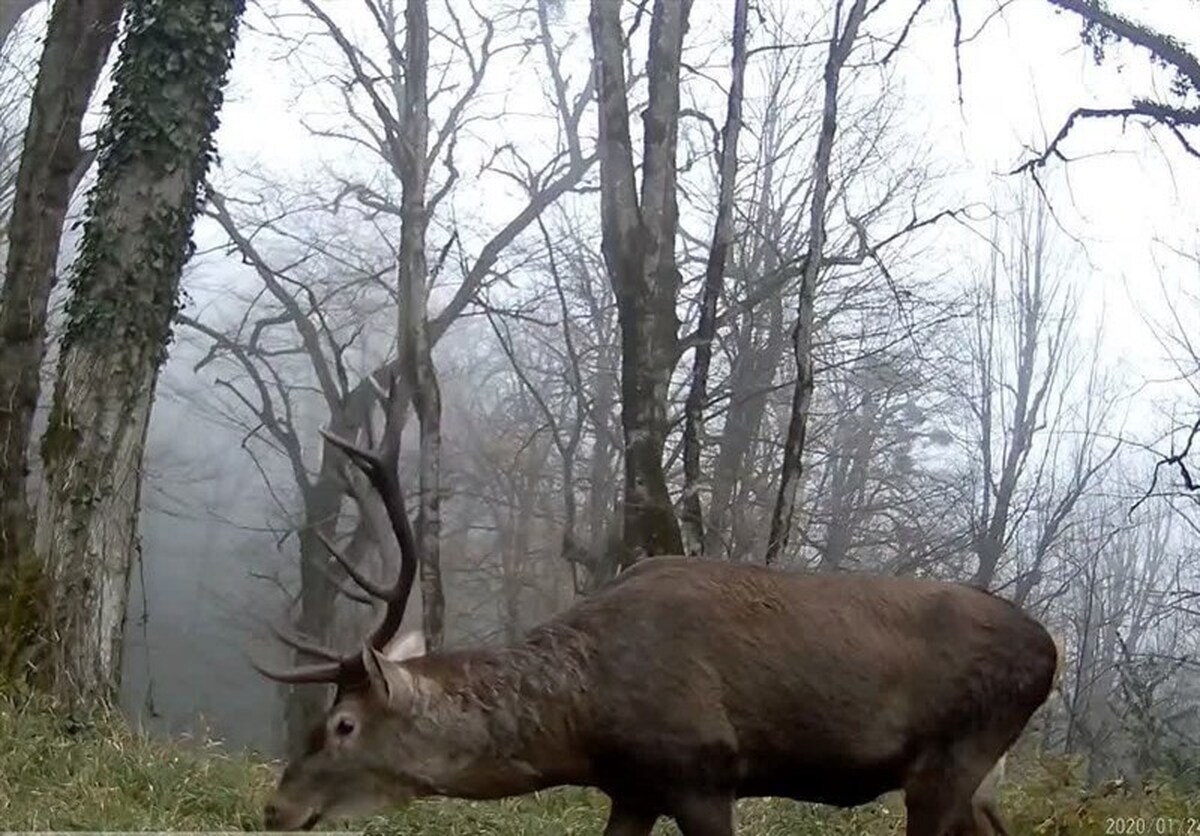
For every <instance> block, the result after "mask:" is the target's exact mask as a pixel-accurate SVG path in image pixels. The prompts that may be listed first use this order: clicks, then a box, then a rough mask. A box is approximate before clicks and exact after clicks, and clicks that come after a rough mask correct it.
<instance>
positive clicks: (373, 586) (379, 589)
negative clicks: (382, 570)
mask: <svg viewBox="0 0 1200 836" xmlns="http://www.w3.org/2000/svg"><path fill="white" fill-rule="evenodd" d="M314 533H315V534H316V535H317V539H318V540H320V541H321V545H322V546H324V547H325V550H326V551H327V552H329V554H330V555H331V556H332V557H333V559H334V560H336V561H337V562H338V563H340V564H341V566H342V568H343V569H345V570H346V574H347V575H349V576H350V579H351V580H353V581H354V582H355V583H356V584H358V586H359V588H360V589H362V591H363V592H365V593H367V594H368V595H371V596H373V597H375V598H387V597H388V595H390V594H391V590H390V589H387V588H386V587H383V586H380V585H379V584H377V583H375V581H373V580H371V579H370V578H368V577H367V576H366V575H364V574H363V573H362V572H360V571H359V570H358V567H356V566H355V565H354V563H353V562H351V561H350V560H349V559H347V558H346V556H345V555H344V554H342V552H341V550H340V549H339V548H338V547H337V546H335V545H334V544H333V543H331V542H330V541H329V538H328V537H326V536H325V534H324V533H323V532H320V531H317V532H314Z"/></svg>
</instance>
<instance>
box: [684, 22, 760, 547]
mask: <svg viewBox="0 0 1200 836" xmlns="http://www.w3.org/2000/svg"><path fill="white" fill-rule="evenodd" d="M748 9H749V0H736V2H735V3H734V7H733V60H732V62H731V67H732V76H733V78H732V80H731V81H730V85H729V96H728V98H727V100H726V110H725V127H724V128H723V129H722V131H721V158H720V159H721V166H720V169H721V175H720V186H719V192H718V196H717V220H716V223H715V224H714V226H713V238H712V244H711V245H710V246H709V250H708V263H707V265H706V266H705V271H704V290H703V295H702V297H701V300H700V322H699V324H698V325H697V327H696V339H697V344H696V356H695V361H694V363H693V364H692V386H691V389H690V391H689V392H688V397H687V403H686V405H685V407H684V412H685V414H684V428H683V497H682V502H681V504H682V506H683V511H682V513H681V514H680V524H681V525H682V528H683V532H682V533H683V535H684V537H683V539H684V547H685V548H686V549H687V552H688V554H691V555H697V554H703V553H705V552H706V551H707V548H708V544H707V543H706V542H705V538H704V511H703V508H702V506H701V504H700V482H701V479H700V447H701V445H702V444H703V443H704V440H703V434H704V408H705V406H706V405H707V402H708V369H709V366H710V365H711V364H712V341H713V337H714V336H715V334H716V322H717V298H718V297H719V296H720V295H721V286H722V284H723V280H724V277H725V262H726V260H727V257H728V254H729V245H730V243H731V242H732V240H733V187H734V185H735V182H736V180H737V150H738V135H739V134H740V133H741V130H742V89H743V87H744V86H745V78H746V17H747V13H748Z"/></svg>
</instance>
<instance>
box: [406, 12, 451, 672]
mask: <svg viewBox="0 0 1200 836" xmlns="http://www.w3.org/2000/svg"><path fill="white" fill-rule="evenodd" d="M404 21H405V42H404V51H405V76H404V111H403V113H402V114H401V120H400V124H401V125H402V126H403V133H402V135H401V142H400V150H401V154H402V159H401V160H400V161H399V163H400V166H399V168H400V181H401V183H400V185H401V200H400V215H401V216H400V256H399V270H398V283H399V290H400V312H399V326H400V357H401V363H402V365H403V369H404V373H405V376H406V377H407V379H408V382H409V385H410V386H411V387H412V393H413V407H414V408H415V410H416V413H417V420H418V421H419V422H420V425H421V457H420V498H419V499H420V504H419V507H418V509H417V525H416V538H417V543H418V547H419V549H420V552H421V600H422V602H423V607H424V616H425V645H426V647H427V648H428V649H429V650H437V649H438V648H440V647H441V646H442V641H443V638H444V633H445V610H446V603H445V595H444V593H443V590H442V567H441V533H442V518H441V494H442V485H441V471H442V468H441V457H442V396H441V390H440V388H439V386H438V381H437V370H436V368H435V367H434V364H433V355H432V346H431V341H430V335H429V320H428V307H427V305H428V294H429V288H428V286H427V283H428V280H429V265H428V262H427V259H426V253H425V238H426V232H427V230H428V228H429V209H428V207H427V206H426V205H425V199H426V195H425V190H426V188H427V186H428V180H429V162H428V149H429V97H428V93H427V90H426V84H427V75H428V71H429V9H428V6H427V4H426V1H425V0H409V2H408V5H407V6H406V8H405V10H404Z"/></svg>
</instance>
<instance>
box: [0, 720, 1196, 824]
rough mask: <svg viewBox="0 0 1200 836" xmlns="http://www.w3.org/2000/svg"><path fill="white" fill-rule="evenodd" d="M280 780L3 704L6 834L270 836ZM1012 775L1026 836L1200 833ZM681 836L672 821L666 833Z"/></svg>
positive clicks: (1007, 809) (461, 805) (532, 805)
mask: <svg viewBox="0 0 1200 836" xmlns="http://www.w3.org/2000/svg"><path fill="white" fill-rule="evenodd" d="M277 769H278V764H270V763H265V762H262V761H256V760H253V759H251V758H249V757H245V756H233V755H230V754H227V753H225V752H223V751H222V748H221V746H220V745H219V744H216V743H212V742H209V741H201V740H196V739H184V740H179V741H173V742H166V741H162V740H151V739H149V738H147V737H144V736H141V735H138V734H135V733H134V732H132V731H131V730H130V729H129V728H127V727H126V726H125V725H124V724H123V723H122V722H121V721H120V719H119V718H117V717H115V716H112V715H99V716H97V717H93V718H89V719H86V720H80V719H78V718H72V717H66V716H63V715H61V714H56V713H54V712H52V711H48V710H46V708H45V707H44V706H43V705H42V704H41V703H39V702H38V701H36V700H28V699H26V700H21V701H17V700H14V699H12V698H9V699H5V698H3V697H0V830H51V829H54V830H156V829H161V830H191V831H198V830H222V831H230V830H242V829H251V830H253V829H258V828H259V822H260V815H261V813H260V811H261V808H262V803H263V800H264V798H265V796H266V793H267V791H268V790H269V788H270V786H271V783H272V781H273V780H274V777H275V774H276V771H277ZM1010 775H1011V776H1012V778H1011V779H1010V780H1008V781H1006V783H1005V786H1004V789H1003V792H1002V799H1001V804H1002V807H1003V810H1004V813H1005V816H1006V817H1007V818H1008V820H1009V823H1010V829H1011V830H1012V833H1013V836H1023V834H1031V835H1032V834H1047V835H1048V836H1075V835H1076V834H1079V836H1082V835H1083V834H1088V835H1089V836H1090V835H1091V834H1097V835H1098V836H1099V835H1100V834H1103V836H1108V834H1116V836H1126V834H1134V836H1137V835H1138V834H1172V835H1173V836H1189V835H1190V834H1195V836H1200V795H1196V794H1192V795H1189V794H1188V793H1185V792H1183V791H1181V790H1179V789H1176V788H1174V787H1172V786H1171V785H1169V784H1167V783H1165V782H1164V783H1157V784H1150V785H1148V786H1147V787H1145V788H1142V789H1139V790H1138V791H1136V792H1131V791H1126V790H1123V789H1113V788H1109V791H1108V792H1107V793H1103V792H1099V793H1092V794H1089V793H1087V792H1085V791H1084V790H1083V788H1082V787H1081V785H1080V783H1079V780H1078V775H1079V768H1078V765H1077V764H1072V763H1069V762H1066V761H1063V760H1060V759H1041V760H1038V761H1036V762H1035V761H1031V760H1029V759H1025V760H1024V761H1023V762H1022V763H1020V764H1018V765H1015V766H1011V765H1010ZM604 812H605V805H604V801H603V798H602V797H600V796H599V795H597V794H595V793H591V792H585V791H581V790H556V791H553V792H547V793H540V794H537V795H535V796H529V797H526V798H521V799H516V800H512V801H504V802H488V803H467V802H458V801H446V800H429V801H422V802H418V803H416V804H414V805H412V806H410V807H409V808H407V809H405V810H403V811H401V812H398V813H396V814H394V815H391V816H388V817H379V818H376V819H372V820H370V821H367V822H356V823H354V824H353V825H346V829H351V828H352V827H353V828H359V827H365V828H366V829H367V830H369V831H370V832H371V833H372V834H381V836H382V834H395V835H396V836H400V835H401V834H406V835H407V834H413V835H414V836H415V834H427V835H428V836H452V835H453V836H475V835H476V834H502V835H506V834H512V836H518V834H519V836H552V834H553V836H562V835H563V834H569V835H574V834H579V836H583V834H587V836H599V834H600V832H601V831H602V830H603V822H604ZM330 829H338V828H337V827H331V828H330ZM677 833H678V831H677V830H675V828H674V827H673V826H670V825H668V824H666V823H660V825H659V827H658V828H657V829H656V830H655V834H656V836H660V835H661V836H667V834H677ZM738 833H739V834H740V836H784V834H787V836H808V835H809V834H812V836H816V834H822V836H883V835H884V834H897V833H903V805H902V804H900V803H899V797H898V796H885V798H884V799H882V800H881V801H879V802H876V803H874V804H871V805H867V806H864V807H861V808H857V809H855V810H850V811H838V810H831V809H829V808H825V807H821V806H817V805H808V804H795V803H790V802H782V801H767V800H747V801H743V802H742V803H741V804H740V805H739V807H738Z"/></svg>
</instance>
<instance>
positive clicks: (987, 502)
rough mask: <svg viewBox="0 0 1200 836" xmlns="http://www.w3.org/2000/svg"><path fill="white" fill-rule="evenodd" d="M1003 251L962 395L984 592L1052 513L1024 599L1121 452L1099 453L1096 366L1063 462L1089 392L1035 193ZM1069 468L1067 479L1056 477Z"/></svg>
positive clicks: (1070, 306)
mask: <svg viewBox="0 0 1200 836" xmlns="http://www.w3.org/2000/svg"><path fill="white" fill-rule="evenodd" d="M1001 246H1002V244H1000V243H997V244H996V248H995V249H993V250H992V256H991V259H990V263H989V267H988V271H987V279H986V281H987V285H986V286H985V287H984V288H983V289H982V294H981V298H980V306H979V309H978V314H977V316H976V317H975V319H974V323H973V326H972V328H973V332H972V334H971V357H972V361H971V363H972V365H971V368H972V372H971V373H972V375H973V377H974V379H973V382H972V383H971V384H970V386H969V389H968V390H966V391H964V392H963V393H962V395H963V397H964V405H965V406H966V407H967V408H968V409H969V410H970V413H971V415H972V417H973V422H974V428H975V429H974V432H975V434H974V436H973V440H972V442H971V443H972V449H973V450H974V451H975V454H976V455H977V456H978V459H977V460H978V462H979V470H978V472H977V473H976V474H975V475H974V476H973V479H972V481H973V483H974V487H973V499H972V502H971V507H972V509H973V510H972V519H971V523H970V531H971V547H972V551H973V552H974V553H975V556H976V558H977V560H978V563H977V565H976V568H975V571H974V573H973V575H972V581H973V582H974V583H975V584H978V585H979V586H983V587H991V586H993V585H994V584H995V583H996V580H997V570H998V568H999V566H1000V562H1001V558H1002V557H1003V556H1004V554H1005V551H1006V549H1008V547H1009V544H1010V541H1011V538H1012V537H1013V536H1014V534H1015V533H1016V530H1017V527H1018V526H1019V525H1020V524H1021V521H1022V520H1024V519H1025V517H1026V515H1027V514H1029V513H1030V512H1031V510H1033V509H1034V508H1035V507H1040V508H1044V509H1045V511H1046V513H1045V514H1044V515H1043V516H1042V523H1043V525H1042V528H1041V531H1040V533H1039V534H1038V536H1037V538H1036V543H1035V545H1034V548H1033V560H1032V563H1031V565H1029V566H1028V567H1027V569H1026V572H1025V573H1023V575H1022V577H1021V578H1020V579H1019V581H1018V585H1017V590H1018V597H1020V598H1022V599H1024V598H1027V597H1028V595H1029V592H1030V589H1031V584H1034V583H1036V581H1037V580H1038V579H1039V578H1040V576H1041V574H1042V567H1043V563H1044V561H1045V557H1046V554H1047V552H1048V551H1049V549H1050V547H1051V546H1052V545H1053V543H1054V541H1055V539H1056V538H1057V537H1058V536H1059V535H1060V534H1061V533H1062V529H1063V527H1064V525H1066V523H1067V522H1068V520H1069V518H1070V516H1071V514H1072V512H1073V510H1074V508H1075V506H1076V504H1077V503H1078V501H1079V499H1080V497H1081V496H1082V495H1083V494H1084V492H1085V491H1086V489H1087V487H1088V484H1089V483H1090V482H1091V481H1092V480H1093V479H1094V478H1095V477H1096V476H1097V475H1098V474H1099V473H1101V472H1102V470H1103V468H1104V467H1105V466H1106V465H1107V464H1108V463H1109V462H1110V461H1111V460H1112V458H1113V456H1114V455H1115V454H1116V450H1117V446H1116V445H1115V444H1109V445H1106V446H1107V447H1108V449H1107V450H1098V449H1097V448H1098V447H1099V445H1100V444H1101V442H1100V439H1099V436H1100V435H1102V433H1103V431H1104V423H1105V422H1106V420H1107V407H1106V405H1105V398H1107V397H1109V396H1108V394H1107V393H1105V392H1104V391H1103V389H1104V387H1103V382H1102V380H1101V378H1100V377H1099V376H1098V370H1097V368H1096V366H1095V365H1093V366H1092V367H1091V373H1090V375H1089V379H1088V381H1087V383H1086V387H1085V390H1084V391H1083V392H1082V394H1083V395H1084V396H1085V398H1084V400H1083V403H1084V404H1085V410H1084V411H1083V412H1082V413H1081V414H1080V415H1079V416H1078V417H1079V419H1081V420H1080V422H1079V425H1078V427H1077V429H1078V431H1079V432H1080V435H1079V436H1078V437H1077V444H1076V447H1075V451H1074V453H1073V454H1071V455H1070V461H1067V462H1064V461H1063V460H1062V459H1060V458H1056V456H1055V452H1056V450H1057V449H1058V446H1057V444H1058V442H1059V441H1060V440H1061V439H1060V436H1059V434H1060V433H1063V432H1067V431H1069V430H1070V429H1071V428H1069V427H1068V426H1067V421H1068V420H1071V418H1072V416H1071V415H1070V414H1068V409H1067V399H1068V398H1077V397H1079V395H1080V394H1081V393H1080V392H1078V391H1077V390H1075V389H1074V388H1073V385H1072V379H1073V377H1074V375H1075V373H1076V370H1077V362H1078V361H1077V360H1076V358H1075V357H1073V356H1072V352H1071V332H1070V329H1071V327H1072V324H1073V322H1074V303H1073V301H1072V300H1071V298H1070V295H1069V291H1068V289H1067V288H1066V286H1065V285H1064V284H1063V282H1062V280H1061V279H1060V278H1059V276H1058V271H1059V270H1060V269H1061V268H1060V267H1059V266H1057V265H1056V264H1055V263H1054V260H1053V257H1052V252H1051V247H1052V244H1051V241H1050V237H1049V228H1048V217H1047V210H1046V207H1045V205H1044V203H1043V202H1041V201H1040V200H1039V199H1038V198H1036V197H1033V196H1031V195H1030V194H1029V192H1028V191H1026V192H1025V196H1024V197H1023V198H1022V200H1021V203H1020V205H1019V208H1018V217H1017V230H1016V231H1015V240H1014V241H1013V242H1012V245H1011V247H1010V248H1009V249H1008V250H1007V251H1006V252H1004V251H1001V250H1000V247H1001ZM1002 282H1007V287H1005V286H1003V285H1002ZM1068 393H1070V394H1068ZM1047 433H1048V434H1049V442H1050V443H1049V446H1047V444H1046V440H1047V439H1046V438H1044V437H1043V436H1045V435H1046V434H1047ZM1060 467H1063V468H1065V474H1062V473H1058V472H1056V471H1057V470H1058V469H1059V468H1060ZM1062 475H1065V476H1066V477H1067V478H1065V479H1063V478H1060V477H1061V476H1062Z"/></svg>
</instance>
